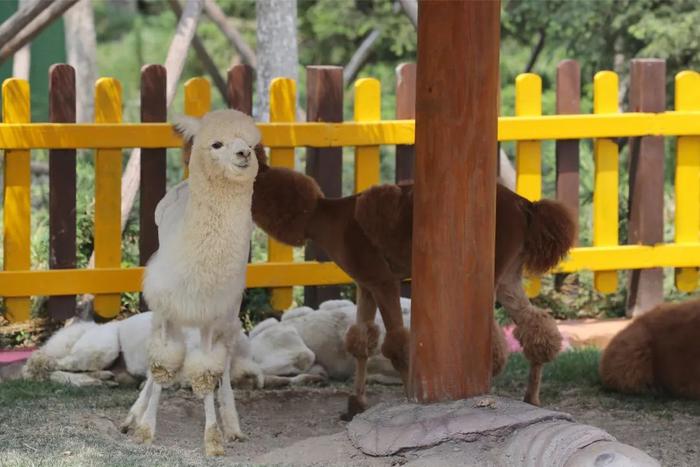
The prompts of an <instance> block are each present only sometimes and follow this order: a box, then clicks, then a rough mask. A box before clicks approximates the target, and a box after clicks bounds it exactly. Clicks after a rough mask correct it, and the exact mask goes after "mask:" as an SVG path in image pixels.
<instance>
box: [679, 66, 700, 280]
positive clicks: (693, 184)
mask: <svg viewBox="0 0 700 467" xmlns="http://www.w3.org/2000/svg"><path fill="white" fill-rule="evenodd" d="M675 101H676V102H675V108H676V111H678V112H682V111H692V110H695V111H697V110H700V73H697V72H694V71H682V72H680V73H678V74H677V75H676V95H675ZM699 180H700V136H681V137H679V138H678V140H677V142H676V183H675V190H676V229H675V230H676V231H675V236H676V238H675V242H676V243H696V242H697V241H698V232H700V183H698V181H699ZM675 279H676V287H677V288H678V289H679V290H681V291H683V292H692V291H694V290H695V289H696V288H697V286H698V269H697V268H682V269H676V277H675Z"/></svg>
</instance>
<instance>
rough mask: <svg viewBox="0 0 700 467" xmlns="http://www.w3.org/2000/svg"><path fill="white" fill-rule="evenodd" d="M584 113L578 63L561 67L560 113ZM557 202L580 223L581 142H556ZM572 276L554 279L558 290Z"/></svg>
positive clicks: (559, 66)
mask: <svg viewBox="0 0 700 467" xmlns="http://www.w3.org/2000/svg"><path fill="white" fill-rule="evenodd" d="M578 113H581V68H580V67H579V64H578V62H577V61H576V60H563V61H561V62H559V65H557V114H559V115H564V114H578ZM556 159H557V181H556V187H557V190H556V191H557V193H556V195H557V201H561V202H562V203H564V205H566V206H567V207H568V208H569V210H570V211H571V213H572V214H573V216H574V220H575V222H576V223H577V224H578V208H579V196H578V190H579V140H577V139H567V140H557V141H556ZM567 275H568V274H557V275H556V276H554V281H555V286H556V288H557V290H558V289H559V288H560V287H561V285H562V283H563V282H564V278H565V277H566V276H567Z"/></svg>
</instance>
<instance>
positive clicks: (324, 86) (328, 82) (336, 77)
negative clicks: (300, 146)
mask: <svg viewBox="0 0 700 467" xmlns="http://www.w3.org/2000/svg"><path fill="white" fill-rule="evenodd" d="M306 90H307V92H306V120H307V121H309V122H342V121H343V68H342V67H338V66H310V67H307V68H306ZM306 174H307V175H309V176H310V177H313V178H314V179H315V180H316V181H317V182H318V184H319V186H320V187H321V190H323V193H324V194H325V195H326V197H328V198H339V197H340V196H342V194H343V193H342V191H343V148H308V149H307V150H306ZM304 255H305V259H306V260H307V261H313V260H316V261H329V260H330V258H329V257H328V255H326V253H325V252H324V251H323V250H321V249H320V248H318V247H317V246H316V245H314V243H313V242H309V243H308V244H307V245H306V250H305V252H304ZM337 298H340V288H339V287H337V286H330V287H305V288H304V305H306V306H310V307H312V308H317V307H318V305H319V304H321V303H322V302H324V301H326V300H333V299H337Z"/></svg>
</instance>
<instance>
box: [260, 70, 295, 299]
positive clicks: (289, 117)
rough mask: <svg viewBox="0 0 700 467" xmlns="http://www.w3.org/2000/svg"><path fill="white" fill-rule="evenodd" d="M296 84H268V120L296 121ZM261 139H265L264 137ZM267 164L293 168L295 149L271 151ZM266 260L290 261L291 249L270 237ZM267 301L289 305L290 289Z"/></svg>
mask: <svg viewBox="0 0 700 467" xmlns="http://www.w3.org/2000/svg"><path fill="white" fill-rule="evenodd" d="M296 94H297V86H296V82H295V81H294V80H293V79H289V78H275V79H273V80H272V82H271V83H270V121H271V122H294V121H295V120H296ZM263 141H265V140H264V139H263ZM270 165H271V166H273V167H286V168H288V169H291V170H294V148H293V147H284V148H275V149H271V150H270ZM267 252H268V255H267V260H268V261H270V262H291V261H292V260H293V258H294V256H293V255H294V252H293V250H292V248H291V247H289V246H287V245H283V244H282V243H279V242H278V241H276V240H274V239H272V238H270V239H269V240H268V243H267ZM270 304H271V305H272V308H274V309H275V310H286V309H288V308H289V307H291V306H292V288H291V287H283V288H279V287H277V288H273V289H272V297H271V299H270Z"/></svg>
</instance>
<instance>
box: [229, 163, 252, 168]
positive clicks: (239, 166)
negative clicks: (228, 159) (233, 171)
mask: <svg viewBox="0 0 700 467" xmlns="http://www.w3.org/2000/svg"><path fill="white" fill-rule="evenodd" d="M233 165H235V166H236V167H238V168H239V169H247V168H248V166H249V165H250V163H248V162H234V163H233Z"/></svg>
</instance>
